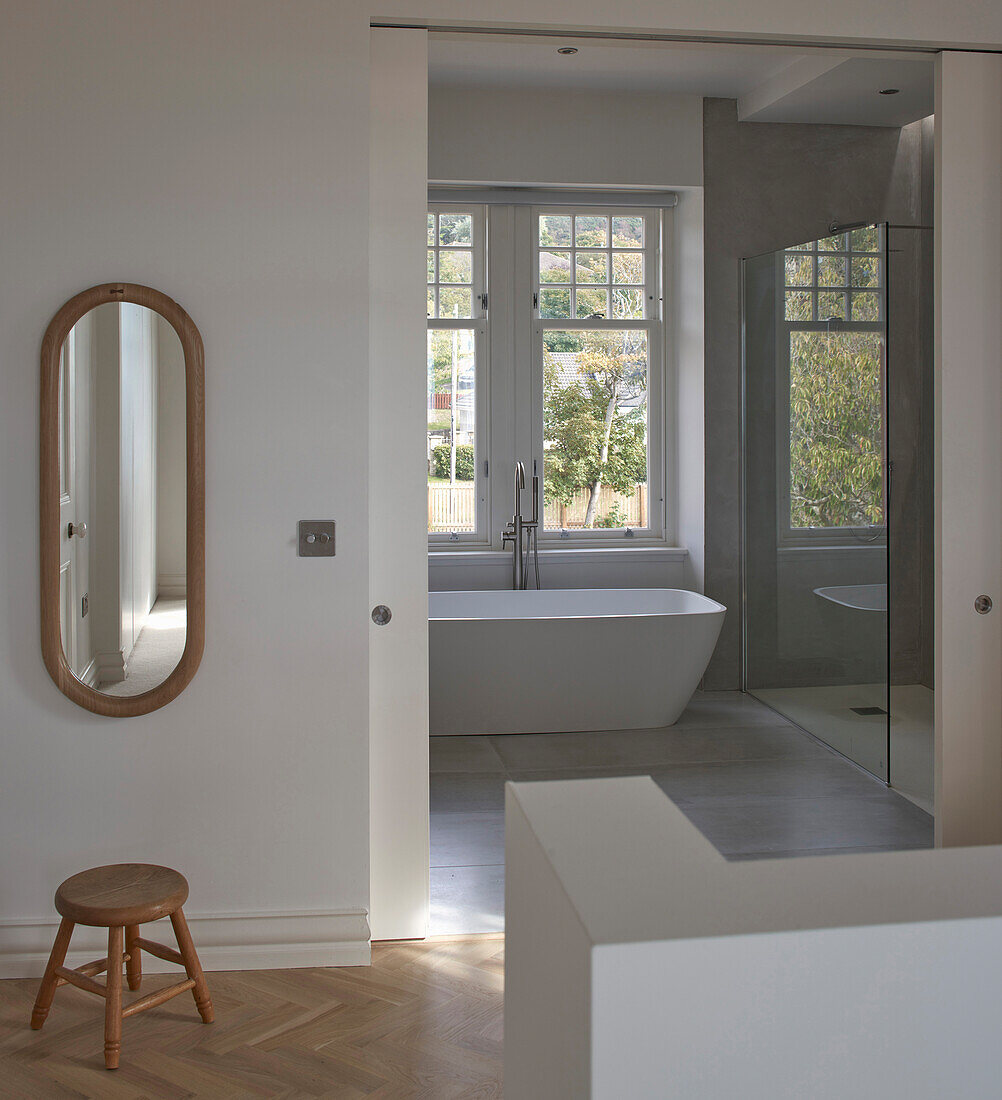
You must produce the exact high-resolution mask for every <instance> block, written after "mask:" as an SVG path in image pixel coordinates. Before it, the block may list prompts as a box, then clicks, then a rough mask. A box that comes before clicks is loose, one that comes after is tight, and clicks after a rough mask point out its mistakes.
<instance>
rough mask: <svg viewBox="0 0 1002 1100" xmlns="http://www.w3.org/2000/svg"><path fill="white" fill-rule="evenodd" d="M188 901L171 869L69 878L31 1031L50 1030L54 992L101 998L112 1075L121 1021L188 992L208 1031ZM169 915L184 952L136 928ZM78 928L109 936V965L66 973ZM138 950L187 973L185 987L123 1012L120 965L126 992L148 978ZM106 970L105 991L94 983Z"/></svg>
mask: <svg viewBox="0 0 1002 1100" xmlns="http://www.w3.org/2000/svg"><path fill="white" fill-rule="evenodd" d="M187 900H188V882H187V880H186V879H185V877H184V875H182V874H179V873H178V872H177V871H172V870H171V869H170V868H169V867H156V866H154V865H153V864H149V863H116V864H113V865H112V866H110V867H92V868H91V870H89V871H81V873H80V874H79V875H74V876H73V877H72V878H68V879H67V880H66V881H65V882H64V883H63V884H62V885H61V886H60V887H59V889H58V890H57V891H56V909H57V911H58V912H59V914H60V915H61V916H62V918H63V919H62V922H61V923H60V925H59V931H58V932H57V933H56V942H55V943H54V944H53V945H52V954H51V955H50V956H49V962H48V965H47V966H46V967H45V975H44V977H43V978H42V984H41V986H39V989H38V997H37V999H36V1001H35V1008H34V1011H33V1012H32V1014H31V1026H32V1027H33V1028H34V1029H35V1030H36V1031H37V1030H38V1029H39V1028H40V1027H41V1026H42V1024H44V1023H45V1018H46V1016H48V1014H49V1007H50V1006H51V1004H52V998H53V996H54V995H55V992H56V987H57V986H60V985H65V984H66V983H67V982H69V983H70V985H75V986H76V987H77V988H78V989H84V990H86V991H87V992H88V993H95V994H97V996H98V997H104V999H105V1012H104V1064H105V1068H107V1069H117V1068H118V1055H119V1052H120V1051H121V1047H122V1020H123V1019H124V1018H125V1017H126V1016H134V1015H135V1014H136V1013H137V1012H142V1011H144V1010H145V1009H147V1008H154V1007H155V1006H156V1005H161V1004H163V1003H164V1001H168V1000H170V998H171V997H176V996H177V995H178V993H183V992H184V991H185V990H186V989H190V990H191V992H192V995H193V996H194V998H195V1005H196V1007H197V1008H198V1011H199V1013H200V1014H201V1017H202V1020H203V1021H204V1022H205V1023H207V1024H211V1023H212V1020H213V1018H214V1014H213V1011H212V1001H211V1000H210V998H209V987H208V986H207V985H206V983H205V975H204V974H203V973H202V967H201V965H200V964H199V961H198V955H197V954H195V945H194V944H193V943H192V942H191V933H190V932H189V931H188V922H187V921H186V920H185V919H184V913H183V911H182V909H181V906H182V905H184V903H185V902H186V901H187ZM168 916H169V917H170V922H171V924H172V925H173V926H174V935H175V936H176V937H177V945H178V947H179V948H180V950H179V951H175V950H174V949H173V948H172V947H165V946H164V945H163V944H159V943H153V942H152V941H150V940H144V939H142V938H141V937H140V935H139V925H141V924H147V923H148V922H149V921H153V920H159V919H160V918H161V917H168ZM75 924H86V925H89V926H90V927H96V928H107V929H108V957H107V958H106V959H98V960H97V961H96V962H92V963H88V964H87V965H86V966H81V967H80V968H79V969H78V970H71V969H70V968H69V967H66V966H63V961H64V960H65V958H66V949H67V948H68V947H69V944H70V937H71V936H72V935H73V926H74V925H75ZM123 933H124V938H125V950H124V951H123V948H122V938H123ZM141 951H148V952H149V953H150V954H151V955H156V957H157V958H158V959H165V960H167V961H168V962H173V963H177V964H178V965H179V966H183V967H184V969H185V972H186V973H187V975H188V980H187V981H184V982H178V984H177V985H172V986H168V987H167V988H166V989H158V990H157V991H156V992H155V993H148V994H147V995H146V996H145V997H140V998H138V999H137V1000H135V1001H133V1002H132V1003H131V1004H129V1005H127V1006H126V1007H125V1008H124V1009H123V1008H122V964H123V962H124V963H125V964H126V968H127V969H126V974H127V976H128V980H129V988H130V989H138V988H139V985H140V982H141V981H142V976H143V972H142V960H141V955H140V952H141ZM105 970H107V972H108V980H107V981H106V982H105V983H104V984H103V985H102V984H101V983H100V982H96V981H94V976H95V975H97V974H101V973H103V972H104V971H105Z"/></svg>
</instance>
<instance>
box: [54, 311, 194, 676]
mask: <svg viewBox="0 0 1002 1100" xmlns="http://www.w3.org/2000/svg"><path fill="white" fill-rule="evenodd" d="M185 444H186V431H185V363H184V351H183V349H182V346H181V341H180V339H179V338H178V335H177V333H176V332H175V331H174V328H173V327H172V326H171V324H170V323H169V322H168V321H167V320H166V319H165V318H163V317H161V316H160V314H158V313H155V312H154V311H153V310H151V309H147V308H146V307H145V306H139V305H135V304H133V303H130V302H108V303H105V304H103V305H100V306H97V307H96V308H95V309H92V310H90V312H88V313H86V314H84V316H83V317H81V318H80V320H79V321H78V322H77V323H76V324H75V325H74V326H73V328H72V329H71V330H70V333H69V335H68V336H67V338H66V341H65V343H64V344H63V347H62V351H61V354H60V362H59V520H60V524H59V526H60V539H59V542H60V559H59V580H60V590H59V596H60V631H61V636H62V643H63V652H64V654H65V657H66V662H67V664H68V665H69V667H70V668H71V670H72V671H73V674H74V675H75V676H76V677H77V678H78V679H79V680H81V681H82V682H83V683H85V684H87V685H89V686H90V687H93V688H95V689H96V690H97V691H100V692H102V693H104V694H107V695H128V696H131V695H140V694H142V693H143V692H145V691H149V690H151V689H152V688H155V687H157V686H159V685H160V684H162V683H163V682H164V681H165V680H166V679H167V678H168V677H169V676H170V674H171V673H172V672H173V671H174V668H175V666H176V665H177V663H178V661H179V660H180V659H181V654H182V653H183V651H184V645H185V638H186V624H187V605H186V589H187V584H186V542H185V540H186V522H185V520H186V516H185V510H186V504H185V499H186V498H185V492H186V469H185Z"/></svg>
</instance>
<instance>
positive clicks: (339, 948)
mask: <svg viewBox="0 0 1002 1100" xmlns="http://www.w3.org/2000/svg"><path fill="white" fill-rule="evenodd" d="M185 916H186V917H187V918H188V924H189V926H190V928H191V935H192V939H193V940H194V941H195V947H196V949H197V951H198V957H199V959H200V960H201V963H202V967H203V969H205V970H207V971H208V970H273V969H284V968H292V967H303V966H367V965H368V964H369V959H370V945H369V925H368V921H367V920H366V913H365V910H364V909H341V910H312V909H307V910H294V911H290V912H273V913H204V914H201V915H192V914H188V913H186V914H185ZM58 926H59V917H58V916H52V917H46V918H45V919H42V920H35V921H32V920H3V921H0V978H40V977H41V976H42V972H43V971H44V970H45V963H46V961H47V960H48V957H49V952H50V950H51V949H52V941H53V940H54V939H55V935H56V929H57V928H58ZM143 929H144V931H143V935H144V936H145V937H146V938H147V939H151V940H159V941H160V942H162V943H166V944H167V945H168V946H173V945H174V930H173V929H172V928H171V926H170V921H169V920H161V921H156V922H154V923H153V924H148V925H144V926H143ZM107 953H108V941H107V933H106V932H105V931H104V929H101V928H85V927H84V926H83V925H77V926H76V928H74V929H73V939H72V940H71V942H70V951H69V953H68V954H67V956H66V965H67V966H73V967H76V966H83V964H84V963H88V962H92V961H93V960H94V959H99V958H103V957H104V956H105V955H107ZM177 969H178V968H177V967H176V966H174V965H173V964H171V963H169V962H164V961H163V960H162V959H158V958H156V957H155V956H153V955H144V956H143V970H144V971H146V972H148V973H150V974H166V973H174V972H176V971H177Z"/></svg>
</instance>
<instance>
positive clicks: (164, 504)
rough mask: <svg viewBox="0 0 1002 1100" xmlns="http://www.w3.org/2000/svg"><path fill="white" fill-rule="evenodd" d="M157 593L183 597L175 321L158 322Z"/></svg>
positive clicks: (182, 396) (181, 434)
mask: <svg viewBox="0 0 1002 1100" xmlns="http://www.w3.org/2000/svg"><path fill="white" fill-rule="evenodd" d="M156 338H157V593H158V595H161V596H168V597H169V596H183V595H184V594H185V588H186V584H187V579H186V572H187V560H186V557H185V552H186V542H185V530H186V527H185V515H186V513H187V504H186V500H185V491H186V478H185V474H186V465H187V463H186V428H187V415H186V410H185V401H186V393H185V369H184V349H183V348H182V347H181V341H180V340H179V339H178V335H177V333H176V332H175V331H174V329H173V328H172V327H171V324H170V322H169V321H166V320H165V319H164V318H163V317H160V316H159V315H158V316H157V319H156Z"/></svg>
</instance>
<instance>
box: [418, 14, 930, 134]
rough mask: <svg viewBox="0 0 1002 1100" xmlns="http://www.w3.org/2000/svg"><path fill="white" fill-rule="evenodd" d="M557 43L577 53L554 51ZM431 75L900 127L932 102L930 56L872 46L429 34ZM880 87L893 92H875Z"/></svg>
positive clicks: (764, 118) (770, 117)
mask: <svg viewBox="0 0 1002 1100" xmlns="http://www.w3.org/2000/svg"><path fill="white" fill-rule="evenodd" d="M561 46H574V47H576V48H577V50H578V52H577V53H576V54H573V55H570V56H564V55H561V54H558V53H557V50H558V49H559V48H560V47H561ZM429 79H430V81H431V83H432V84H433V85H471V84H473V85H478V86H481V87H484V86H487V87H513V86H515V87H527V88H539V89H551V88H553V89H558V88H562V89H581V88H590V89H593V90H598V91H601V90H608V91H613V90H615V91H636V92H660V93H663V94H673V93H674V94H694V95H701V96H720V97H724V98H729V99H737V100H739V101H741V106H740V108H739V115H740V117H741V118H742V119H743V120H745V121H761V122H818V123H843V124H853V125H870V126H902V125H904V124H905V123H908V122H913V121H915V120H916V119H919V118H923V117H925V116H926V115H928V114H931V113H932V110H933V60H932V55H931V54H914V53H891V52H884V51H875V50H859V51H850V50H826V49H809V48H801V47H793V46H739V45H717V44H709V43H695V42H693V43H690V42H684V43H683V42H642V41H629V42H627V41H621V40H620V41H603V40H600V39H594V38H577V39H575V38H572V37H567V36H565V37H560V38H557V37H552V38H550V37H537V36H528V35H527V36H522V35H495V34H465V33H462V34H461V33H433V34H431V35H430V36H429ZM888 87H893V88H899V89H900V92H899V94H898V95H894V96H882V95H880V94H879V91H880V89H882V88H888Z"/></svg>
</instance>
